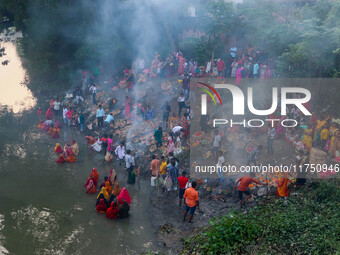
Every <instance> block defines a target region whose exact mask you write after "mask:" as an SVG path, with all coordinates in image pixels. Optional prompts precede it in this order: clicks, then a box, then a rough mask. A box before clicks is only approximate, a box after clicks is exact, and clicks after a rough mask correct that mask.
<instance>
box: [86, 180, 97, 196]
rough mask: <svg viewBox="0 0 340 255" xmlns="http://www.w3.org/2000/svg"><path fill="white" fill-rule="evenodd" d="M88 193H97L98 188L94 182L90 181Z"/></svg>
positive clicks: (87, 188) (87, 187)
mask: <svg viewBox="0 0 340 255" xmlns="http://www.w3.org/2000/svg"><path fill="white" fill-rule="evenodd" d="M86 193H87V194H93V193H97V190H96V186H95V185H94V183H93V180H90V181H89V184H88V185H87V186H86Z"/></svg>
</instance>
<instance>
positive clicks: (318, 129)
mask: <svg viewBox="0 0 340 255" xmlns="http://www.w3.org/2000/svg"><path fill="white" fill-rule="evenodd" d="M328 120H329V116H325V117H324V118H323V120H318V121H317V123H316V127H315V131H314V139H313V141H318V140H320V133H321V129H322V128H323V126H324V125H326V124H327V122H328Z"/></svg>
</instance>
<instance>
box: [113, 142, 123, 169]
mask: <svg viewBox="0 0 340 255" xmlns="http://www.w3.org/2000/svg"><path fill="white" fill-rule="evenodd" d="M115 154H116V155H117V157H118V160H119V165H121V164H122V162H123V160H124V157H125V146H124V142H121V143H120V145H119V146H117V148H116V150H115Z"/></svg>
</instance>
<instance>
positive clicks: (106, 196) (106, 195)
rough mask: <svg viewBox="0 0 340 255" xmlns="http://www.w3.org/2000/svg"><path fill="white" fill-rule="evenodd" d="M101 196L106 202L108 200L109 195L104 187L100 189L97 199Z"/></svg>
mask: <svg viewBox="0 0 340 255" xmlns="http://www.w3.org/2000/svg"><path fill="white" fill-rule="evenodd" d="M101 194H103V196H104V198H105V199H106V200H109V198H110V196H109V193H108V192H107V189H106V188H105V187H102V189H101V191H100V192H99V194H98V196H97V199H99V198H100V197H101Z"/></svg>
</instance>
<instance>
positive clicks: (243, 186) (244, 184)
mask: <svg viewBox="0 0 340 255" xmlns="http://www.w3.org/2000/svg"><path fill="white" fill-rule="evenodd" d="M239 182H240V184H239V185H238V188H237V189H238V190H239V191H247V190H248V186H249V184H250V183H252V182H255V183H257V184H260V183H259V182H258V181H257V180H255V179H254V178H253V177H251V176H250V175H245V176H243V177H242V178H241V179H240V180H239Z"/></svg>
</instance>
